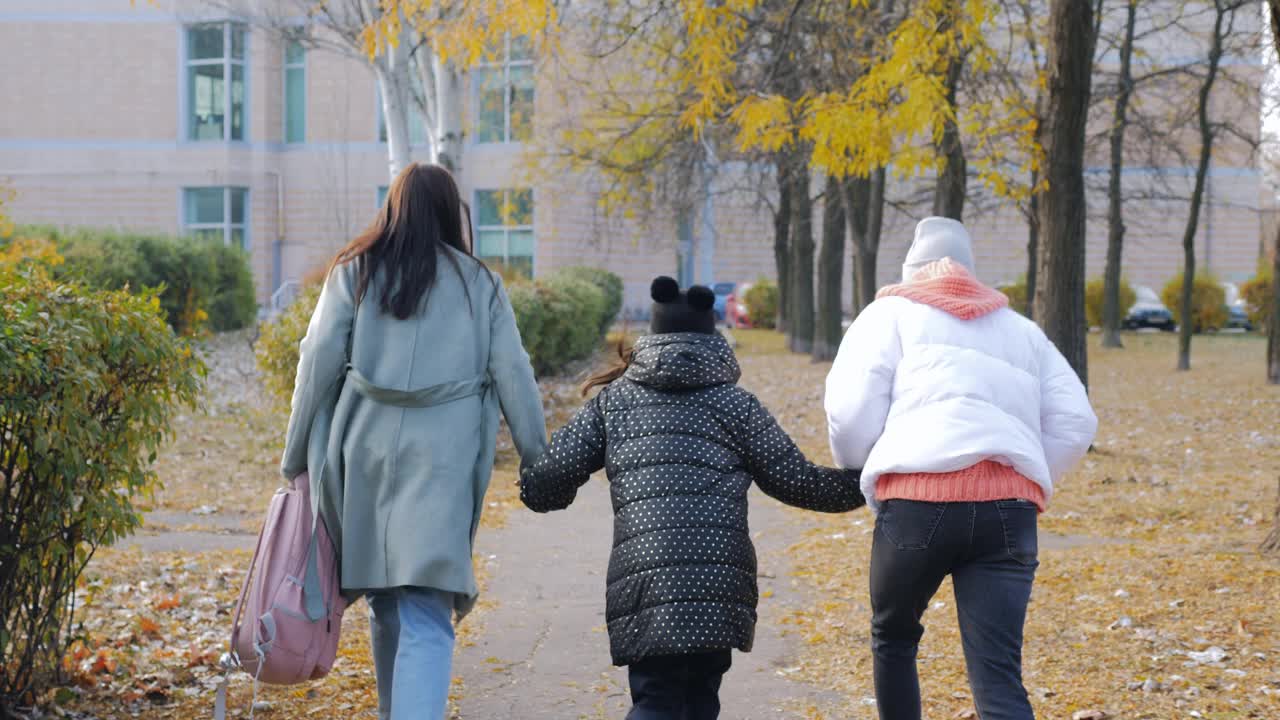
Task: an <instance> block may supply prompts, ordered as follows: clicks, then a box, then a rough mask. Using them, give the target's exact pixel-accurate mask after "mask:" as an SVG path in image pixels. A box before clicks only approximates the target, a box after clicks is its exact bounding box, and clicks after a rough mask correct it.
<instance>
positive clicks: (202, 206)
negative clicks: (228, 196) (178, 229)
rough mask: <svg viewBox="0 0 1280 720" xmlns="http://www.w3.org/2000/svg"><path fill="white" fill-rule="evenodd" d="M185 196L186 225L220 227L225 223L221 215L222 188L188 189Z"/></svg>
mask: <svg viewBox="0 0 1280 720" xmlns="http://www.w3.org/2000/svg"><path fill="white" fill-rule="evenodd" d="M185 195H186V202H185V205H186V224H187V225H205V224H215V223H216V224H218V225H221V224H222V223H224V222H226V218H224V217H223V215H222V195H223V193H222V188H220V187H212V188H188V189H187V190H186V193H185Z"/></svg>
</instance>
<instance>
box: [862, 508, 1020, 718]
mask: <svg viewBox="0 0 1280 720" xmlns="http://www.w3.org/2000/svg"><path fill="white" fill-rule="evenodd" d="M1036 521H1037V510H1036V506H1035V505H1034V504H1032V503H1030V502H1027V501H1026V500H997V501H995V502H965V503H930V502H916V501H913V500H888V501H886V502H885V503H884V505H883V507H882V508H881V509H880V514H879V516H877V517H876V530H875V536H874V539H873V540H872V544H871V611H872V618H871V652H872V656H873V658H874V660H875V685H876V704H877V705H878V706H879V709H880V718H881V720H920V680H919V677H918V676H917V674H916V650H917V647H918V646H919V643H920V637H921V636H922V635H923V634H924V627H923V626H922V625H921V624H920V618H921V617H922V616H923V615H924V611H925V608H927V607H929V600H930V599H932V598H933V595H934V593H936V592H937V591H938V586H939V585H940V584H941V583H942V579H943V578H945V577H946V576H947V575H951V579H952V582H953V583H954V585H955V595H956V612H957V613H958V616H959V620H960V638H961V641H962V642H963V644H964V660H965V665H966V667H967V668H968V671H969V687H970V688H971V689H972V690H973V701H974V705H975V707H976V709H977V711H978V717H980V718H982V720H1031V719H1032V718H1034V717H1035V716H1034V714H1033V713H1032V711H1031V703H1030V702H1029V701H1028V700H1027V691H1026V689H1025V688H1024V687H1023V686H1022V625H1023V622H1024V621H1025V620H1026V615H1027V603H1028V601H1030V599H1031V583H1032V581H1033V580H1034V579H1035V573H1036V566H1037V565H1039V562H1038V561H1037V560H1036V556H1037V551H1038V549H1037V543H1036Z"/></svg>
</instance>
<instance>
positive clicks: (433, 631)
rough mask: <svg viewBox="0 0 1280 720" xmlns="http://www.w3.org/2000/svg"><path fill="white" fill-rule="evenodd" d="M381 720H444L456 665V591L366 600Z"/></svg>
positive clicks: (393, 591)
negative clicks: (454, 644) (452, 673)
mask: <svg viewBox="0 0 1280 720" xmlns="http://www.w3.org/2000/svg"><path fill="white" fill-rule="evenodd" d="M365 600H366V601H367V602H368V603H369V631H370V636H371V640H372V643H373V667H374V674H375V675H376V677H377V680H378V718H379V720H443V718H444V716H445V712H446V710H447V705H448V701H449V682H450V679H451V678H450V667H451V665H452V662H453V618H452V615H453V593H449V592H444V591H442V590H433V589H431V588H412V587H401V588H389V589H387V590H375V591H373V592H370V593H368V594H367V595H366V596H365Z"/></svg>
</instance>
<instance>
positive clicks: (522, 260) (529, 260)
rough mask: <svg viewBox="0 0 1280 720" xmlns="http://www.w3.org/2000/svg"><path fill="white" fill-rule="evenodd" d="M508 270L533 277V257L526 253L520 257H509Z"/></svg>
mask: <svg viewBox="0 0 1280 720" xmlns="http://www.w3.org/2000/svg"><path fill="white" fill-rule="evenodd" d="M506 265H507V271H508V272H509V273H514V274H517V275H523V276H524V277H533V257H532V256H531V255H524V256H520V257H516V256H514V255H513V256H511V257H509V258H507V263H506Z"/></svg>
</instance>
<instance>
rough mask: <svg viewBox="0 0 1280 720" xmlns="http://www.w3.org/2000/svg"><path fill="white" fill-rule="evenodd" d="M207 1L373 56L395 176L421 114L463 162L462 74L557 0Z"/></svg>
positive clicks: (550, 16)
mask: <svg viewBox="0 0 1280 720" xmlns="http://www.w3.org/2000/svg"><path fill="white" fill-rule="evenodd" d="M204 2H205V4H206V5H209V6H211V7H215V8H218V9H220V10H223V11H226V12H228V13H230V14H232V15H233V16H235V17H238V18H242V19H245V20H247V21H248V22H251V23H253V24H254V25H255V26H257V27H260V28H264V29H267V30H268V31H271V32H274V33H276V34H277V35H278V36H280V37H281V38H283V39H286V40H293V41H297V42H300V43H302V44H303V45H304V46H306V47H313V48H317V49H322V50H327V51H331V52H336V53H339V54H342V55H346V56H349V57H358V58H361V59H363V60H364V61H365V62H367V63H368V64H369V67H370V68H371V69H372V70H373V72H374V75H375V77H376V78H377V81H378V91H379V95H380V98H381V102H382V110H383V119H384V122H385V123H386V132H387V152H388V172H389V176H390V177H395V175H396V174H397V173H399V171H400V169H401V168H403V167H404V166H406V165H408V164H409V162H410V151H411V139H412V138H411V133H410V127H411V118H412V117H413V116H414V115H415V114H417V115H419V116H420V117H421V118H422V119H423V125H424V126H425V127H426V128H428V133H427V135H428V137H427V144H428V146H429V147H430V153H431V158H432V160H433V161H435V162H438V163H440V164H441V165H444V166H445V167H448V168H450V169H451V170H453V171H455V172H457V171H459V170H460V169H461V162H462V140H463V130H462V111H463V102H464V99H463V97H462V91H461V88H462V76H463V75H464V74H465V73H466V72H467V70H468V69H470V68H471V67H473V66H474V65H475V64H476V63H477V62H479V61H481V60H483V59H486V58H492V57H493V55H494V54H495V53H496V52H498V51H500V49H501V48H503V47H504V43H505V42H506V40H507V38H508V37H511V36H517V37H528V38H540V37H541V36H542V34H543V30H544V29H545V28H546V27H547V26H548V25H549V24H551V23H554V22H555V18H556V13H555V7H554V4H553V2H552V0H441V1H439V2H434V1H432V0H280V1H279V2H273V3H260V2H255V1H254V0H204ZM298 18H303V19H304V20H305V21H304V22H303V23H299V22H298Z"/></svg>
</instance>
